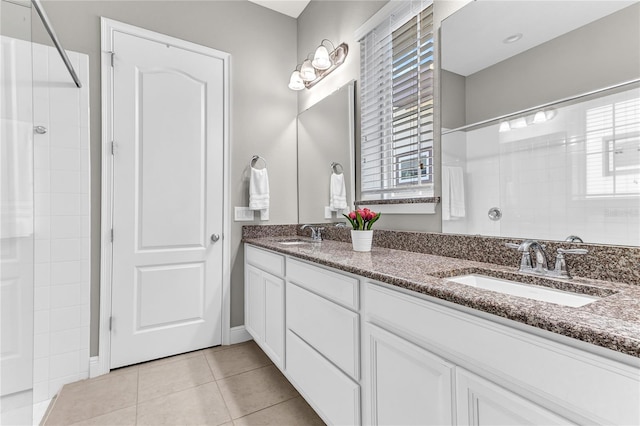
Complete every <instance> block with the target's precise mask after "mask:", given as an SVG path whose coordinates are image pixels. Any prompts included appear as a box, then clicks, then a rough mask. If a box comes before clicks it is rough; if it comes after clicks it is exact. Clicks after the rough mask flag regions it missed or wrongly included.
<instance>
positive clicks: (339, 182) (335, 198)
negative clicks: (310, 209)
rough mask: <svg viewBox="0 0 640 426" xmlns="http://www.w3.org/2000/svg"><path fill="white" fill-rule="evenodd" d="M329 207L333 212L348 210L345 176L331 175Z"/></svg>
mask: <svg viewBox="0 0 640 426" xmlns="http://www.w3.org/2000/svg"><path fill="white" fill-rule="evenodd" d="M329 207H330V208H331V209H332V210H344V209H346V208H347V188H346V186H345V184H344V174H342V173H341V174H339V175H338V174H336V173H331V186H330V192H329Z"/></svg>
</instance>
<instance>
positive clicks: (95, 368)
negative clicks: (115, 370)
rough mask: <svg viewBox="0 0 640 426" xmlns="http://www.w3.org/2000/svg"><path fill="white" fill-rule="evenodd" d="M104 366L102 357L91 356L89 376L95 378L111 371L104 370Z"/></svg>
mask: <svg viewBox="0 0 640 426" xmlns="http://www.w3.org/2000/svg"><path fill="white" fill-rule="evenodd" d="M102 370H103V366H102V364H100V357H98V356H92V357H90V358H89V377H90V378H92V379H93V378H94V377H98V376H102V375H103V374H107V373H108V372H109V371H102Z"/></svg>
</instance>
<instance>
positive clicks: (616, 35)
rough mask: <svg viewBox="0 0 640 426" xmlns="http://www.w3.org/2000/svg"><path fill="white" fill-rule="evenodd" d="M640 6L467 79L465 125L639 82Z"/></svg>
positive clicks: (636, 5) (603, 19)
mask: <svg viewBox="0 0 640 426" xmlns="http://www.w3.org/2000/svg"><path fill="white" fill-rule="evenodd" d="M639 22H640V3H636V4H634V5H632V6H629V7H626V8H624V9H622V10H620V11H618V12H616V13H613V14H611V15H609V16H607V17H604V18H602V19H599V20H598V21H595V22H592V23H591V24H588V25H585V26H583V27H580V28H578V29H576V30H574V31H571V32H570V33H568V34H565V35H563V36H561V37H557V38H555V39H553V40H550V41H548V42H547V43H543V44H541V45H540V46H537V47H535V48H532V49H529V50H527V51H526V52H523V53H522V54H520V55H517V56H514V57H512V58H509V59H507V60H504V61H502V62H500V63H498V64H496V65H493V66H491V67H488V68H485V69H484V70H482V71H478V72H477V73H475V74H472V75H470V76H468V77H467V78H466V92H467V94H466V102H467V103H466V121H467V124H471V123H476V122H478V121H481V120H485V119H489V118H493V117H497V116H500V115H504V114H508V113H510V112H513V111H519V110H521V109H525V108H528V107H535V106H536V105H541V104H543V103H547V102H553V101H555V100H558V99H562V98H565V97H569V96H572V95H576V94H579V93H585V92H589V91H591V90H595V89H599V88H602V87H606V86H609V85H612V84H616V83H620V82H623V81H627V80H631V79H634V78H638V77H640V25H638V23H639Z"/></svg>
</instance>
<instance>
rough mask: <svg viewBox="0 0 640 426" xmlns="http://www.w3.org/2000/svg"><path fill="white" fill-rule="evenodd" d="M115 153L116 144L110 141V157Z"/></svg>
mask: <svg viewBox="0 0 640 426" xmlns="http://www.w3.org/2000/svg"><path fill="white" fill-rule="evenodd" d="M115 152H116V143H115V142H114V141H111V155H114V153H115Z"/></svg>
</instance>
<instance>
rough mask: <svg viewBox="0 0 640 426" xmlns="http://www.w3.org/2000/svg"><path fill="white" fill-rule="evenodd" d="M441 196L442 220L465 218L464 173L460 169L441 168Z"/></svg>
mask: <svg viewBox="0 0 640 426" xmlns="http://www.w3.org/2000/svg"><path fill="white" fill-rule="evenodd" d="M442 195H443V196H442V220H452V219H455V218H463V217H465V215H466V210H465V199H464V198H465V195H464V171H463V170H462V167H447V166H445V167H443V173H442Z"/></svg>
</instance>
